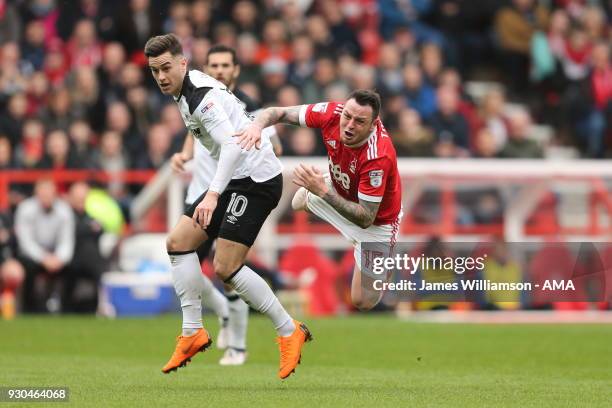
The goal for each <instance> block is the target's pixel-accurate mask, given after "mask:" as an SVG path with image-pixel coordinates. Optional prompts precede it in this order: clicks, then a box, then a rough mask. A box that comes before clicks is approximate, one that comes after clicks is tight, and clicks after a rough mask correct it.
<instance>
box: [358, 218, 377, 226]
mask: <svg viewBox="0 0 612 408" xmlns="http://www.w3.org/2000/svg"><path fill="white" fill-rule="evenodd" d="M372 224H374V220H373V219H369V218H368V219H364V220H361V221H360V222H359V223H357V226H358V227H359V228H361V229H368V228H370V227H371V226H372Z"/></svg>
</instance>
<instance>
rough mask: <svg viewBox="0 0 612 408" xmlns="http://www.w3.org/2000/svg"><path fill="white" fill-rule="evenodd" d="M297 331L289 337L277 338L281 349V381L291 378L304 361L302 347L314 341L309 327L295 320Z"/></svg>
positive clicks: (279, 375) (279, 371)
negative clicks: (302, 360)
mask: <svg viewBox="0 0 612 408" xmlns="http://www.w3.org/2000/svg"><path fill="white" fill-rule="evenodd" d="M293 323H294V324H295V330H294V331H293V333H292V334H291V336H288V337H281V336H279V337H277V338H276V342H277V343H278V348H279V349H280V368H279V370H278V377H279V378H280V379H281V380H284V379H285V378H287V377H289V376H290V375H291V374H292V373H294V372H295V368H296V367H297V365H298V364H299V363H300V361H301V359H302V346H304V343H306V342H307V341H311V340H312V334H311V333H310V330H308V327H306V325H305V324H304V323H302V322H298V321H297V320H294V321H293Z"/></svg>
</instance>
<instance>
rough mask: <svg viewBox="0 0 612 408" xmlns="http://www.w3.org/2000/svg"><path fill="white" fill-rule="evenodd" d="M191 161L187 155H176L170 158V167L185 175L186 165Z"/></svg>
mask: <svg viewBox="0 0 612 408" xmlns="http://www.w3.org/2000/svg"><path fill="white" fill-rule="evenodd" d="M189 159H190V158H189V157H187V154H186V153H183V152H179V153H174V154H173V155H172V157H171V158H170V167H172V170H174V171H175V172H177V173H183V172H184V171H185V163H187V162H188V161H189Z"/></svg>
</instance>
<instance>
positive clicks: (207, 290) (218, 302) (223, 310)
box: [202, 275, 229, 322]
mask: <svg viewBox="0 0 612 408" xmlns="http://www.w3.org/2000/svg"><path fill="white" fill-rule="evenodd" d="M202 277H203V278H204V279H203V288H204V290H203V291H202V302H203V303H204V306H206V308H208V309H210V310H212V311H213V312H214V313H215V314H216V315H217V317H218V318H219V321H220V322H223V321H227V318H228V317H229V304H228V303H229V302H228V301H227V299H226V298H225V296H223V294H222V293H221V292H220V291H219V289H217V288H216V287H215V285H214V284H213V283H212V281H211V280H210V279H208V276H205V275H202Z"/></svg>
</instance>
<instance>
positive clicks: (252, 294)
mask: <svg viewBox="0 0 612 408" xmlns="http://www.w3.org/2000/svg"><path fill="white" fill-rule="evenodd" d="M144 53H145V56H146V58H147V61H148V65H149V68H150V69H151V73H152V75H153V77H154V79H155V82H156V83H157V85H158V86H159V88H160V90H161V91H162V93H164V94H166V95H172V96H173V97H174V100H175V102H176V103H177V104H178V107H179V110H180V112H181V116H182V118H183V121H184V122H185V125H186V127H187V128H188V130H189V132H190V133H191V134H192V135H193V136H194V137H195V138H196V139H198V142H199V143H202V145H204V147H206V149H207V150H208V152H209V153H210V156H211V157H212V158H213V159H214V160H215V161H216V162H217V168H216V171H215V174H214V176H213V177H212V181H211V182H210V185H209V188H208V190H207V191H205V192H203V193H202V194H201V195H200V197H198V199H197V200H196V201H195V202H194V203H193V204H192V205H191V206H190V207H189V208H187V210H186V211H185V213H184V215H183V216H182V217H181V218H180V219H179V221H178V222H177V224H176V225H175V227H174V228H173V229H172V231H171V232H170V233H169V235H168V239H167V241H166V248H167V250H168V255H169V256H170V263H171V271H172V277H173V282H174V288H175V291H176V293H177V296H178V297H179V299H180V301H181V309H182V312H183V325H182V328H183V329H182V335H181V336H179V337H178V339H177V343H176V346H175V350H174V353H173V354H172V356H171V357H170V360H168V362H167V363H166V364H165V365H164V367H163V368H162V372H164V373H170V372H172V371H176V370H177V369H178V368H180V367H184V366H185V365H186V364H188V363H189V362H190V361H191V359H192V357H193V356H195V355H196V354H197V353H198V352H200V351H204V350H206V349H207V348H208V347H209V346H210V345H211V344H212V339H211V338H210V335H209V334H208V332H207V331H206V330H205V329H204V327H203V324H202V291H203V290H204V288H203V283H202V282H203V276H202V273H201V266H200V262H199V260H198V256H197V254H196V252H195V251H196V249H197V248H198V247H199V246H200V245H202V243H204V242H205V241H206V240H208V239H217V246H216V252H215V256H214V259H213V269H214V272H215V275H216V276H217V277H218V278H219V279H221V280H223V282H224V283H226V284H228V285H229V286H230V287H232V288H233V289H234V290H235V291H236V293H237V294H238V295H239V296H240V298H242V299H243V300H244V301H245V302H246V303H247V304H249V305H250V306H251V307H252V308H253V309H255V310H257V311H259V312H261V313H262V314H264V315H266V316H267V317H268V318H269V319H270V321H271V322H272V324H273V326H274V328H275V330H276V332H277V338H276V340H277V343H278V345H279V354H280V364H279V370H278V377H279V378H280V379H285V378H287V377H288V376H290V375H291V374H292V373H293V372H295V369H296V367H297V365H298V364H299V362H300V361H301V357H302V348H303V345H304V343H306V342H307V341H309V340H311V339H312V336H311V334H310V331H309V330H308V328H307V327H306V325H305V324H304V323H302V322H299V321H297V320H294V319H292V318H291V316H290V315H289V314H288V313H287V312H286V311H285V309H284V308H283V306H282V305H281V304H280V302H279V301H278V299H277V298H276V296H275V295H274V293H273V292H272V290H271V289H270V287H269V286H268V284H267V283H266V282H265V281H264V280H263V279H262V278H261V277H260V276H259V275H258V274H257V273H255V272H254V271H253V270H252V269H251V268H249V267H248V266H247V265H245V259H246V256H247V253H248V251H249V249H250V247H251V246H252V245H253V243H254V242H255V240H256V238H257V235H258V234H259V231H260V230H261V227H262V225H263V224H264V222H265V221H266V219H267V217H268V215H269V214H270V212H271V211H272V210H273V209H274V208H275V207H276V206H277V205H278V202H279V200H280V198H281V195H282V188H283V182H282V166H281V163H280V161H279V160H278V158H277V157H276V156H275V155H274V152H273V150H272V144H271V143H270V140H269V139H263V140H262V143H261V149H260V150H251V151H246V150H242V149H241V148H240V146H238V145H237V144H236V142H235V139H234V138H233V137H232V135H234V134H235V133H236V132H237V131H240V130H242V129H244V128H246V127H247V126H248V125H249V124H250V123H251V122H252V119H251V117H250V115H249V114H248V113H247V112H246V111H245V110H244V106H243V104H242V103H241V102H240V100H239V99H237V98H236V97H235V96H234V94H233V93H232V92H231V90H229V89H228V88H227V87H226V86H225V85H224V84H222V83H221V82H219V81H217V80H216V79H214V78H212V77H210V76H208V75H206V74H204V73H203V72H200V71H197V70H192V71H187V60H186V59H185V57H184V55H183V50H182V47H181V44H180V42H179V40H178V38H177V37H176V35H174V34H166V35H161V36H156V37H153V38H150V39H149V40H148V41H147V44H146V45H145V50H144Z"/></svg>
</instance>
